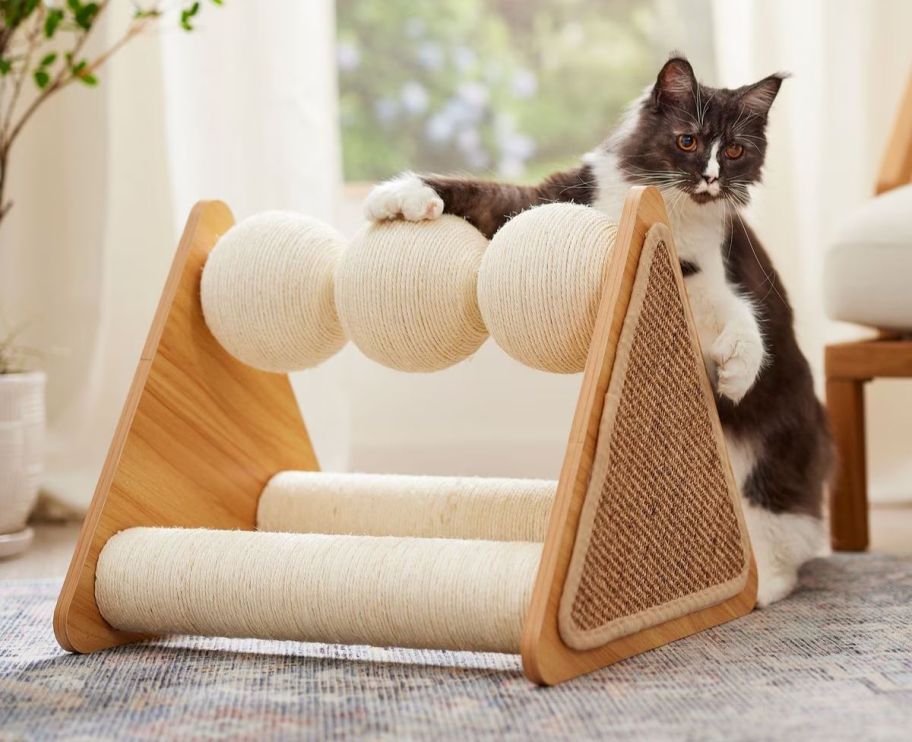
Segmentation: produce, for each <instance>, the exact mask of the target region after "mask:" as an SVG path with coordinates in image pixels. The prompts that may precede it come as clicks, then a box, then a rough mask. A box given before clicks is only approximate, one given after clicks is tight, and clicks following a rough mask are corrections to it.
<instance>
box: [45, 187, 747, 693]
mask: <svg viewBox="0 0 912 742" xmlns="http://www.w3.org/2000/svg"><path fill="white" fill-rule="evenodd" d="M667 221H668V220H667V215H666V213H665V208H664V204H663V202H662V199H661V196H660V195H659V193H658V192H657V191H655V190H654V189H643V188H636V189H632V191H631V194H630V196H629V197H628V200H627V202H626V204H625V208H624V214H623V216H622V219H621V222H620V224H619V228H618V235H617V238H616V241H615V245H614V250H613V253H612V257H611V267H610V273H609V276H608V278H607V281H606V284H605V289H604V294H603V298H602V300H601V303H600V308H599V314H598V319H597V322H596V326H595V330H594V334H593V340H592V345H591V349H590V352H589V356H588V361H587V366H586V369H585V372H584V374H583V379H582V386H581V391H580V397H579V401H578V403H577V409H576V414H575V417H574V421H573V426H572V429H571V432H570V438H569V441H568V445H567V451H566V456H565V460H564V465H563V468H562V470H561V475H560V479H559V482H558V485H557V494H556V496H555V499H554V504H553V506H552V509H551V514H550V518H549V525H548V531H547V535H546V537H545V541H544V545H543V547H542V552H541V553H542V558H541V562H540V563H539V565H538V572H537V574H536V573H535V572H534V564H535V563H534V562H531V563H530V567H531V568H532V569H531V570H530V571H529V572H528V580H529V581H528V583H527V584H528V585H532V584H533V582H534V587H533V588H532V597H531V600H530V601H529V602H528V609H527V610H526V611H525V613H524V614H523V613H522V612H520V613H518V614H517V620H521V621H522V627H523V629H522V642H521V645H522V646H521V653H522V657H523V665H524V668H525V671H526V674H527V675H528V676H529V678H530V679H532V680H533V681H535V682H538V683H542V684H552V683H557V682H560V681H562V680H565V679H567V678H570V677H573V676H575V675H579V674H581V673H584V672H588V671H590V670H593V669H596V668H599V667H603V666H605V665H607V664H610V663H612V662H615V661H617V660H620V659H623V658H625V657H629V656H630V655H633V654H636V653H638V652H642V651H645V650H648V649H651V648H653V647H657V646H659V645H662V644H665V643H667V642H670V641H673V640H675V639H678V638H681V637H683V636H687V635H689V634H692V633H694V632H696V631H700V630H702V629H704V628H707V627H709V626H714V625H716V624H719V623H722V622H724V621H727V620H730V619H732V618H735V617H737V616H740V615H743V614H745V613H747V612H748V611H750V610H751V608H752V607H753V604H754V599H755V592H756V574H755V571H754V567H753V564H752V560H751V555H750V547H749V543H748V539H747V533H746V530H745V528H744V522H743V517H742V515H741V512H740V501H739V497H738V492H737V488H736V486H735V483H734V481H733V478H732V474H731V470H730V466H729V463H728V458H727V455H726V452H725V447H724V440H723V437H722V431H721V426H720V424H719V420H718V417H717V415H716V410H715V404H714V399H713V395H712V391H711V389H710V386H709V382H708V380H707V377H706V373H705V370H704V368H703V364H702V361H701V355H700V349H699V343H698V341H697V338H696V333H695V331H694V329H693V321H692V318H691V316H690V311H689V308H688V305H687V301H686V295H685V291H684V284H683V279H682V277H681V273H680V269H679V267H678V264H677V258H676V256H675V253H674V245H673V241H672V236H671V233H670V231H669V229H668V223H667ZM231 224H232V218H231V214H230V212H229V211H228V209H227V208H226V207H225V206H224V205H223V204H220V203H217V202H208V203H202V204H199V205H197V207H196V208H195V209H194V211H193V213H192V214H191V217H190V220H189V221H188V224H187V228H186V231H185V233H184V237H183V239H182V241H181V245H180V247H179V249H178V253H177V256H176V258H175V261H174V265H173V267H172V271H171V274H170V275H169V278H168V281H167V284H166V287H165V290H164V292H163V296H162V301H161V304H160V306H159V309H158V312H157V313H156V316H155V320H154V322H153V326H152V329H151V331H150V333H149V339H148V342H147V344H146V347H145V350H144V352H143V356H142V359H141V361H140V364H139V368H138V370H137V373H136V376H135V378H134V381H133V385H132V387H131V389H130V394H129V397H128V400H127V403H126V405H125V408H124V412H123V414H122V417H121V420H120V422H119V424H118V427H117V431H116V433H115V436H114V440H113V441H112V444H111V448H110V452H109V455H108V458H107V460H106V462H105V466H104V469H103V471H102V474H101V477H100V479H99V483H98V487H97V489H96V492H95V496H94V499H93V501H92V505H91V507H90V511H89V515H88V516H87V518H86V520H85V523H84V525H83V531H82V535H81V538H80V541H79V543H78V546H77V549H76V552H75V554H74V556H73V560H72V563H71V565H70V570H69V572H68V574H67V578H66V581H65V583H64V586H63V589H62V591H61V596H60V600H59V601H58V605H57V611H56V614H55V621H54V623H55V631H56V634H57V637H58V641H59V642H60V644H61V645H62V646H63V647H64V648H66V649H69V650H71V651H78V652H91V651H95V650H98V649H103V648H106V647H111V646H114V645H116V644H122V643H124V642H128V641H133V640H136V639H139V638H142V637H141V636H139V635H137V634H136V633H131V632H127V631H123V630H119V629H118V628H117V627H115V626H112V625H110V624H108V623H107V622H106V621H105V619H104V618H103V617H102V615H101V611H100V610H99V606H98V602H97V601H96V590H95V588H96V565H97V563H98V558H99V554H100V553H101V551H102V549H103V548H104V547H105V545H106V544H107V543H108V541H109V539H110V538H111V537H112V536H113V535H114V534H116V533H118V532H120V531H123V530H125V529H133V528H135V527H137V526H159V527H172V528H179V529H187V528H201V527H204V528H209V529H221V530H225V531H233V532H234V533H236V532H237V529H240V530H248V531H249V530H253V529H255V527H256V514H255V513H256V508H257V503H258V501H259V498H260V494H261V492H262V490H263V487H264V485H265V483H266V482H267V481H268V480H269V479H270V478H271V477H272V476H273V475H275V474H276V473H277V472H280V471H282V470H287V469H301V470H311V471H313V470H316V469H317V463H316V458H315V457H314V454H313V450H312V449H311V445H310V441H309V439H308V436H307V432H306V429H305V428H304V424H303V422H302V421H301V417H300V413H299V411H298V408H297V405H296V403H295V400H294V397H293V395H292V392H291V387H290V385H289V383H288V379H287V377H286V376H284V375H280V374H270V373H264V372H260V371H256V370H254V369H252V368H249V367H247V366H244V365H243V364H241V363H240V362H238V361H236V360H235V359H233V358H232V357H231V356H229V355H228V354H227V353H226V352H225V351H224V350H223V349H222V348H221V346H219V344H218V343H217V342H216V340H215V338H213V336H212V335H211V334H210V332H209V330H208V328H207V327H206V324H205V322H204V320H203V316H202V310H201V307H200V302H199V279H200V273H201V269H202V266H203V264H204V262H205V260H206V256H207V255H208V253H209V251H210V250H211V249H212V247H213V246H214V245H215V242H216V240H217V239H218V237H219V236H220V235H221V234H222V233H224V231H225V230H227V229H228V227H229V226H231ZM274 535H275V534H273V536H274ZM299 536H300V538H302V539H304V538H306V536H307V535H306V534H291V535H289V536H288V538H290V539H292V540H294V539H297V538H298V537H299ZM137 537H138V538H139V539H142V538H143V536H142V534H138V536H137ZM207 538H210V539H211V538H216V539H218V538H220V535H219V534H217V533H216V535H215V536H214V537H213V536H212V535H211V532H210V536H207ZM251 538H259V537H258V536H251ZM339 538H340V539H341V540H340V541H339V543H340V544H343V546H341V547H340V548H345V547H344V543H345V538H348V537H346V536H341V537H339ZM266 540H267V541H270V540H273V539H270V538H269V537H267V539H266ZM257 543H260V542H259V541H258V542H257ZM263 543H265V541H264V542H263ZM301 543H303V541H302V542H301ZM106 553H107V552H106ZM147 554H148V552H147ZM151 558H153V559H154V558H155V554H154V552H153V553H152V557H151ZM123 566H124V567H125V568H126V569H129V567H130V565H129V563H127V564H124V565H123ZM306 572H307V570H304V571H303V572H302V574H306ZM178 592H179V591H178ZM251 595H252V593H251ZM382 597H383V596H379V598H378V600H379V599H381V598H382ZM463 597H465V596H463ZM371 599H372V600H373V598H371ZM520 607H521V606H520ZM391 618H392V619H395V616H392V617H391ZM517 625H518V624H517ZM158 626H159V625H158V624H156V625H155V626H152V627H149V628H150V629H156V628H157V627H158ZM143 630H144V631H145V630H146V628H143ZM305 638H307V637H305ZM514 646H515V645H514Z"/></svg>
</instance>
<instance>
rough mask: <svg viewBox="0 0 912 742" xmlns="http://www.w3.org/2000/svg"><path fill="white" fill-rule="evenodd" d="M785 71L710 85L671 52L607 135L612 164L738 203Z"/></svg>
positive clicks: (634, 176) (666, 187) (697, 197)
mask: <svg viewBox="0 0 912 742" xmlns="http://www.w3.org/2000/svg"><path fill="white" fill-rule="evenodd" d="M785 77H786V75H783V74H776V75H770V76H769V77H766V78H764V79H762V80H760V82H757V83H754V84H753V85H745V86H744V87H740V88H735V89H733V90H731V89H728V88H711V87H707V86H706V85H702V84H700V82H699V81H698V80H697V78H696V76H695V75H694V71H693V68H692V67H691V66H690V63H689V62H688V61H687V60H686V59H684V58H683V57H680V56H674V57H672V58H671V59H669V60H668V62H666V63H665V65H664V66H663V67H662V69H661V71H660V72H659V75H658V78H657V79H656V82H655V85H654V86H653V87H652V89H651V90H649V91H648V92H647V93H646V94H645V95H644V96H643V98H642V99H641V100H640V101H639V102H638V104H637V106H636V108H635V109H634V110H633V111H632V112H631V113H632V117H631V119H630V120H629V122H628V124H627V126H625V127H622V129H621V131H620V132H619V133H618V135H617V136H616V137H615V140H614V142H613V146H612V149H613V150H614V152H615V154H616V156H617V157H618V165H619V166H620V168H621V170H622V171H623V172H624V174H625V176H626V177H627V179H628V180H629V181H631V182H634V183H640V184H643V185H654V186H657V187H659V188H661V189H662V190H663V191H665V192H666V193H668V192H670V191H674V190H677V191H681V192H683V193H685V194H687V196H689V197H690V198H691V199H692V200H693V201H696V202H697V203H700V204H705V203H710V202H714V201H722V200H723V199H727V200H728V201H729V202H730V203H732V204H734V205H744V204H746V203H747V201H748V188H749V187H750V186H751V185H753V184H754V183H758V182H759V181H760V177H761V172H762V169H763V161H764V157H765V155H766V123H767V115H768V114H769V110H770V106H771V105H772V104H773V101H774V100H775V98H776V94H777V93H778V92H779V86H780V85H781V84H782V80H783V79H785Z"/></svg>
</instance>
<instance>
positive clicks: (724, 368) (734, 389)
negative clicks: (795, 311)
mask: <svg viewBox="0 0 912 742" xmlns="http://www.w3.org/2000/svg"><path fill="white" fill-rule="evenodd" d="M709 355H710V358H712V360H713V362H714V363H715V364H716V376H717V378H716V389H717V391H718V392H719V394H721V395H722V396H723V397H728V398H729V399H730V400H731V401H732V402H734V403H735V404H737V403H738V402H740V401H741V400H742V399H743V398H744V395H745V394H747V392H748V391H749V390H750V388H751V387H752V386H753V385H754V382H755V381H756V380H757V376H758V375H759V374H760V368H761V367H762V366H763V338H762V337H761V335H760V333H759V331H758V330H757V329H756V328H753V327H749V326H740V325H733V326H732V325H730V326H727V327H725V328H724V329H723V330H722V332H721V334H720V335H719V337H717V338H716V341H715V342H714V343H713V344H712V347H711V348H710V349H709Z"/></svg>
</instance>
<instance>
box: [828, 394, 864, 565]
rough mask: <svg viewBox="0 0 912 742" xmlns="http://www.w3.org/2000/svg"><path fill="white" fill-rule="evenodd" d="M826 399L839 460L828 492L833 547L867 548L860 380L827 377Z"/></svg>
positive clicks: (855, 549)
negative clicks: (834, 478) (833, 480)
mask: <svg viewBox="0 0 912 742" xmlns="http://www.w3.org/2000/svg"><path fill="white" fill-rule="evenodd" d="M826 401H827V408H828V410H829V414H830V424H831V425H832V428H833V437H834V439H835V441H836V449H837V452H838V457H839V460H838V462H837V472H836V480H835V482H834V483H833V489H832V491H831V493H830V539H831V543H832V546H833V549H834V551H864V550H865V549H867V548H868V489H867V488H868V483H867V462H866V452H865V420H864V380H861V379H827V383H826Z"/></svg>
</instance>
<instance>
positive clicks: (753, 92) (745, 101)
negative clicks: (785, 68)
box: [739, 72, 788, 116]
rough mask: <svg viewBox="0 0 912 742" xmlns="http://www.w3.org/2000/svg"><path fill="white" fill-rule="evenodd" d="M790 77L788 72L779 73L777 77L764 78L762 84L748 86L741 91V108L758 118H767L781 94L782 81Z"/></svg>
mask: <svg viewBox="0 0 912 742" xmlns="http://www.w3.org/2000/svg"><path fill="white" fill-rule="evenodd" d="M787 77H788V73H786V72H777V73H776V74H775V75H770V76H769V77H764V78H763V79H762V80H761V81H760V82H757V83H754V84H753V85H746V86H745V87H744V88H742V89H741V93H740V96H739V98H740V101H741V106H742V107H743V108H744V109H745V110H747V111H749V112H750V113H755V114H757V115H758V116H766V114H768V113H769V110H770V106H772V105H773V101H774V100H776V95H777V94H778V93H779V87H780V86H781V85H782V81H783V80H784V79H785V78H787Z"/></svg>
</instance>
